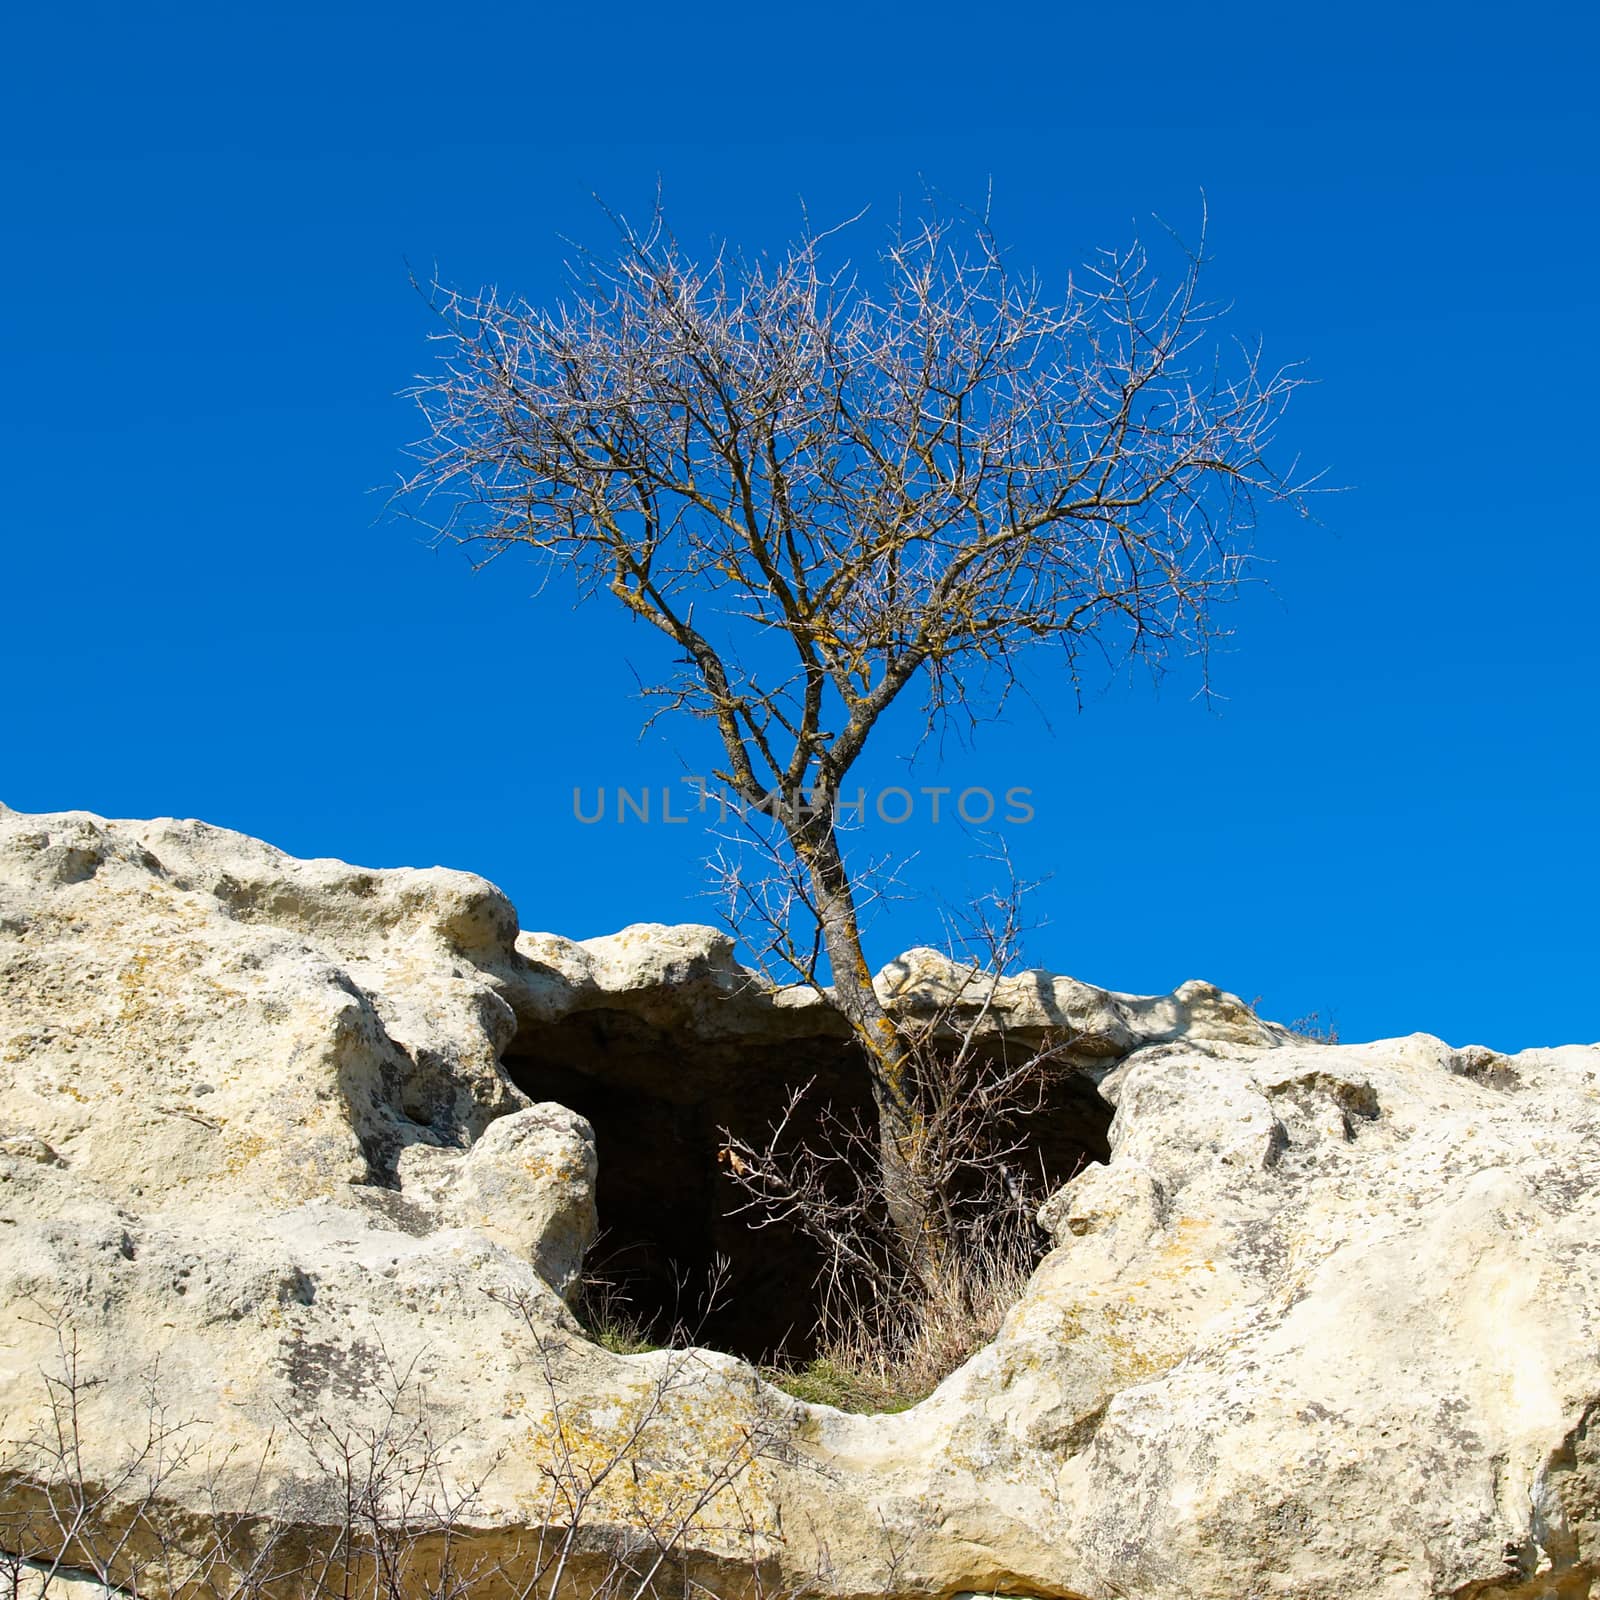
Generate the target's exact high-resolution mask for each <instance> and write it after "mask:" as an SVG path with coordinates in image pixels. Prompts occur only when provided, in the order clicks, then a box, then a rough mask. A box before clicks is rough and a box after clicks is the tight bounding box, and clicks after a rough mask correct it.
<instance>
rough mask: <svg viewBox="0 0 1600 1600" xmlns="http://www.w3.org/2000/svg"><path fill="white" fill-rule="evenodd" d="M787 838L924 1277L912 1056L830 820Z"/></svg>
mask: <svg viewBox="0 0 1600 1600" xmlns="http://www.w3.org/2000/svg"><path fill="white" fill-rule="evenodd" d="M789 837H790V841H791V843H792V844H793V845H794V849H795V853H796V854H797V855H798V856H799V858H800V860H801V862H802V863H803V865H804V866H805V868H806V872H807V875H808V876H809V878H810V880H811V887H812V893H813V894H814V896H815V898H816V906H817V913H818V915H819V917H820V919H821V922H822V936H823V941H824V943H825V945H826V947H827V951H828V962H829V965H830V966H831V967H832V969H833V985H834V993H835V996H836V998H837V1001H838V1006H839V1009H840V1011H842V1012H843V1013H844V1016H845V1019H846V1021H848V1022H849V1024H850V1026H851V1028H852V1029H853V1030H854V1032H855V1034H856V1037H857V1038H858V1039H859V1041H860V1042H861V1045H862V1047H863V1050H864V1052H865V1054H866V1057H867V1064H868V1069H869V1071H870V1072H871V1074H872V1098H873V1103H874V1105H875V1107H876V1109H877V1113H878V1154H879V1160H880V1162H881V1164H882V1168H883V1189H884V1198H885V1201H886V1203H887V1206H888V1210H889V1218H890V1221H891V1222H892V1223H893V1225H894V1229H895V1233H896V1234H897V1235H898V1237H899V1239H900V1242H901V1246H902V1248H903V1250H904V1252H905V1257H906V1261H907V1263H908V1265H909V1266H910V1268H911V1270H912V1271H913V1273H915V1274H916V1275H917V1277H919V1278H921V1279H923V1280H927V1279H928V1278H929V1277H930V1275H931V1273H932V1271H933V1270H934V1269H935V1267H936V1263H937V1260H938V1257H939V1255H940V1254H941V1252H940V1251H939V1250H938V1248H937V1243H938V1242H937V1240H935V1239H934V1238H933V1237H932V1236H931V1234H930V1228H931V1227H932V1226H933V1223H934V1218H933V1215H932V1210H931V1208H930V1206H929V1203H928V1202H929V1196H928V1194H927V1192H926V1190H927V1185H926V1182H925V1181H924V1176H923V1174H922V1171H921V1168H922V1162H921V1160H920V1156H921V1149H920V1145H921V1116H920V1112H919V1107H918V1103H917V1088H916V1083H915V1081H914V1073H913V1062H912V1059H911V1053H910V1051H909V1049H908V1048H907V1045H906V1042H905V1039H904V1037H903V1036H902V1034H901V1032H900V1029H899V1028H898V1027H897V1026H896V1025H895V1022H894V1019H893V1018H892V1017H891V1016H890V1015H889V1013H888V1012H887V1011H886V1010H885V1009H884V1006H883V1003H882V1002H881V1001H880V1000H879V999H878V995H877V991H876V990H875V989H874V988H873V986H872V971H871V969H870V968H869V967H868V966H867V958H866V955H865V954H864V953H863V951H862V948H861V927H860V923H859V920H858V918H857V914H856V902H855V893H854V891H853V890H852V889H851V886H850V877H849V874H848V872H847V871H846V870H845V864H844V857H843V854H842V853H841V851H840V849H839V842H838V839H837V837H836V835H835V833H834V828H833V821H832V818H831V816H830V815H828V814H827V812H826V811H818V812H814V813H813V814H812V815H810V816H808V817H806V818H805V819H804V820H803V821H801V822H799V823H797V824H796V825H795V826H794V827H793V828H791V829H790V834H789Z"/></svg>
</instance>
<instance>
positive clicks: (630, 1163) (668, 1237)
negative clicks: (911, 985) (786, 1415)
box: [503, 1009, 1112, 1362]
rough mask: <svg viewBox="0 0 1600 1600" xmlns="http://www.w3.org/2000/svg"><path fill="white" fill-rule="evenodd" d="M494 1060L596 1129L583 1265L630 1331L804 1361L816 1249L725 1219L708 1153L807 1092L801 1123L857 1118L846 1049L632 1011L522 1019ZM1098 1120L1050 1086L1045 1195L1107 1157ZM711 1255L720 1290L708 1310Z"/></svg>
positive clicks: (857, 1091)
mask: <svg viewBox="0 0 1600 1600" xmlns="http://www.w3.org/2000/svg"><path fill="white" fill-rule="evenodd" d="M503 1059H504V1065H505V1068H506V1071H507V1073H508V1074H509V1075H510V1077H511V1079H512V1081H513V1082H514V1083H515V1084H516V1085H517V1087H518V1088H519V1089H521V1090H522V1091H523V1092H524V1093H525V1094H527V1095H529V1096H531V1097H532V1098H533V1099H534V1100H554V1101H557V1102H559V1103H560V1104H562V1105H564V1106H567V1107H570V1108H571V1109H572V1110H573V1111H576V1112H578V1113H579V1115H580V1116H583V1117H585V1118H587V1119H588V1121H589V1122H590V1123H591V1124H592V1125H593V1127H594V1131H595V1144H596V1148H597V1151H598V1155H599V1175H598V1180H597V1183H596V1205H597V1209H598V1211H599V1217H600V1239H599V1242H598V1244H597V1245H596V1247H595V1249H594V1250H593V1251H592V1252H591V1255H590V1262H589V1266H590V1270H591V1271H592V1273H593V1274H594V1275H595V1276H596V1277H597V1278H599V1279H601V1280H603V1281H604V1283H605V1284H607V1285H608V1286H609V1292H610V1293H611V1294H612V1295H614V1296H615V1297H616V1299H617V1300H618V1301H619V1302H620V1303H621V1304H622V1306H623V1307H624V1308H625V1310H626V1313H627V1315H628V1317H629V1318H630V1320H632V1321H633V1322H634V1323H636V1324H637V1325H638V1326H639V1327H640V1328H641V1329H642V1330H644V1331H645V1332H646V1333H647V1334H648V1335H649V1336H650V1337H651V1338H652V1339H653V1340H655V1341H658V1342H665V1341H666V1340H667V1338H668V1337H669V1335H670V1334H671V1332H672V1330H673V1328H674V1327H675V1326H680V1325H681V1326H688V1327H691V1328H693V1329H695V1337H696V1339H697V1341H698V1342H700V1343H702V1344H705V1345H709V1346H712V1347H714V1348H716V1349H720V1350H725V1351H728V1352H729V1353H730V1354H733V1355H736V1356H740V1357H742V1358H744V1359H746V1360H749V1361H754V1362H804V1361H806V1360H809V1359H810V1358H811V1357H812V1356H813V1355H814V1354H815V1353H816V1342H815V1333H816V1325H817V1321H818V1315H819V1310H820V1308H819V1306H818V1303H817V1301H818V1287H817V1277H818V1271H819V1268H820V1266H821V1257H820V1255H819V1253H818V1250H817V1247H816V1246H815V1245H814V1244H813V1243H812V1242H811V1241H810V1240H809V1239H808V1238H806V1236H805V1235H804V1234H803V1233H801V1232H800V1231H799V1230H798V1229H796V1228H792V1227H788V1226H782V1225H778V1224H772V1225H769V1226H766V1227H762V1228H759V1229H757V1228H753V1227H752V1226H751V1224H750V1218H749V1217H746V1216H737V1215H732V1214H731V1213H733V1212H734V1210H735V1209H736V1208H737V1207H738V1205H739V1204H740V1202H741V1199H742V1194H741V1191H740V1190H739V1189H738V1188H737V1186H736V1185H735V1184H734V1183H733V1182H732V1181H731V1180H730V1179H729V1178H728V1177H727V1176H726V1174H725V1173H724V1171H723V1169H722V1167H721V1165H720V1164H719V1162H718V1152H719V1151H720V1150H721V1148H722V1146H723V1144H724V1137H723V1129H728V1130H729V1131H731V1132H732V1133H734V1134H735V1135H737V1136H739V1137H741V1138H744V1139H746V1140H748V1141H749V1142H750V1143H751V1144H754V1145H757V1146H759V1145H761V1144H763V1143H764V1142H765V1138H766V1135H767V1132H768V1130H769V1129H770V1128H771V1127H772V1125H773V1124H774V1123H775V1122H776V1121H777V1119H778V1118H779V1117H780V1115H781V1114H782V1111H783V1108H784V1105H785V1102H786V1101H787V1099H788V1097H789V1094H790V1091H791V1090H792V1089H794V1088H795V1087H797V1086H799V1085H803V1084H805V1083H807V1082H810V1083H811V1084H812V1088H811V1090H810V1092H809V1094H808V1095H807V1098H806V1105H807V1107H808V1108H810V1114H812V1115H814V1114H815V1112H816V1110H817V1109H818V1108H820V1107H821V1106H823V1105H831V1107H832V1109H833V1111H834V1112H835V1113H836V1114H840V1115H843V1116H845V1117H847V1118H848V1117H851V1116H854V1115H855V1114H857V1113H859V1114H860V1115H861V1117H862V1118H863V1119H866V1120H869V1121H870V1119H871V1115H872V1104H871V1090H870V1086H869V1080H868V1076H867V1072H866V1069H865V1067H864V1065H863V1063H862V1060H861V1055H860V1051H859V1047H858V1046H857V1045H856V1043H855V1042H854V1040H852V1039H850V1038H849V1037H848V1036H840V1035H839V1034H837V1033H830V1034H818V1035H816V1036H812V1037H800V1038H782V1039H763V1038H748V1037H721V1038H705V1037H694V1036H693V1035H692V1034H691V1035H689V1036H686V1034H685V1032H684V1031H683V1030H682V1029H681V1028H680V1027H673V1026H671V1025H664V1024H656V1023H652V1022H650V1021H648V1020H646V1019H644V1018H641V1017H640V1016H639V1015H638V1014H637V1013H636V1012H633V1011H622V1010H605V1009H596V1010H588V1011H583V1012H578V1013H574V1014H570V1015H568V1016H565V1017H562V1018H560V1019H558V1020H555V1021H551V1022H548V1023H541V1024H537V1025H527V1024H525V1025H524V1026H523V1028H522V1029H521V1030H520V1032H519V1033H518V1036H517V1038H516V1040H515V1041H514V1042H513V1044H512V1046H511V1048H510V1049H509V1050H508V1051H507V1052H506V1054H505V1057H504V1058H503ZM1111 1114H1112V1113H1111V1107H1110V1106H1109V1105H1108V1104H1107V1103H1106V1102H1105V1101H1104V1100H1103V1099H1102V1098H1101V1097H1100V1095H1099V1093H1098V1092H1097V1090H1096V1088H1095V1083H1094V1080H1093V1079H1092V1078H1091V1077H1090V1076H1089V1075H1088V1074H1086V1073H1080V1072H1074V1071H1063V1072H1062V1073H1060V1074H1059V1075H1058V1076H1056V1077H1055V1078H1054V1079H1053V1080H1052V1082H1051V1085H1050V1088H1049V1090H1048V1092H1047V1095H1046V1098H1045V1101H1044V1103H1043V1104H1042V1105H1041V1106H1040V1108H1039V1109H1038V1111H1036V1112H1033V1113H1031V1114H1030V1116H1029V1118H1028V1140H1029V1151H1030V1163H1031V1164H1032V1165H1033V1167H1034V1169H1035V1170H1036V1171H1037V1172H1038V1173H1039V1174H1040V1177H1041V1181H1042V1182H1043V1184H1044V1186H1045V1188H1046V1190H1048V1189H1052V1188H1054V1187H1055V1186H1057V1185H1058V1184H1060V1183H1062V1182H1065V1181H1066V1179H1067V1178H1069V1177H1070V1176H1071V1175H1072V1174H1073V1173H1074V1172H1076V1171H1077V1170H1079V1168H1080V1167H1082V1166H1083V1165H1084V1164H1085V1163H1086V1162H1103V1161H1105V1160H1107V1159H1108V1158H1109V1147H1108V1144H1107V1134H1108V1132H1109V1128H1110V1123H1111ZM796 1131H797V1132H798V1134H799V1136H800V1137H802V1138H804V1137H806V1135H807V1133H808V1132H810V1131H811V1129H810V1128H808V1127H806V1126H804V1125H802V1126H800V1127H799V1128H798V1129H797V1130H796ZM719 1258H720V1259H721V1260H722V1261H723V1262H725V1275H724V1278H723V1281H722V1288H721V1292H720V1293H719V1295H718V1297H717V1299H716V1300H715V1301H714V1302H713V1303H711V1304H709V1305H708V1304H707V1303H706V1295H707V1290H708V1286H709V1285H710V1284H711V1282H712V1280H713V1275H714V1273H715V1271H716V1266H715V1264H716V1262H717V1261H718V1259H719Z"/></svg>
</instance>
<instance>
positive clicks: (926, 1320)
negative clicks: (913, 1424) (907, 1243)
mask: <svg viewBox="0 0 1600 1600" xmlns="http://www.w3.org/2000/svg"><path fill="white" fill-rule="evenodd" d="M1038 1255H1039V1250H1038V1246H1037V1244H1036V1241H1035V1239H1034V1237H1033V1236H1032V1234H1031V1231H1028V1230H1024V1229H1023V1228H1020V1227H1019V1228H1016V1229H1012V1230H1010V1231H1009V1232H1008V1234H1006V1235H1005V1236H1002V1237H1001V1238H999V1239H997V1240H996V1239H992V1240H991V1241H990V1242H989V1244H988V1245H987V1247H986V1248H984V1249H983V1250H981V1251H979V1252H977V1253H976V1254H975V1256H974V1258H972V1259H970V1260H968V1261H966V1262H964V1263H962V1264H961V1265H960V1267H959V1268H958V1269H956V1270H953V1271H951V1272H949V1273H947V1274H944V1275H942V1276H941V1277H940V1278H939V1279H938V1280H937V1281H936V1282H935V1283H934V1284H933V1285H932V1286H931V1287H926V1288H924V1287H919V1288H918V1289H917V1290H916V1291H915V1292H908V1294H907V1296H906V1299H905V1303H904V1304H903V1306H902V1307H901V1308H900V1315H899V1317H898V1318H897V1319H896V1320H895V1321H894V1322H892V1323H887V1324H886V1323H885V1322H884V1321H883V1319H882V1318H881V1317H880V1316H871V1315H869V1316H865V1317H863V1316H861V1315H859V1314H851V1313H850V1311H849V1310H848V1309H847V1308H844V1307H840V1308H839V1309H838V1310H837V1311H836V1312H834V1313H833V1314H825V1317H824V1322H823V1326H822V1330H821V1335H822V1337H821V1344H822V1348H821V1350H820V1351H819V1353H818V1354H817V1355H816V1356H815V1357H813V1358H812V1360H810V1361H808V1362H806V1363H804V1364H803V1365H799V1366H789V1367H770V1368H766V1369H764V1370H763V1376H764V1377H765V1378H766V1379H767V1381H768V1382H769V1383H772V1384H774V1385H776V1387H778V1388H780V1389H782V1390H783V1391H784V1392H785V1393H787V1394H791V1395H793V1396H794V1397H795V1398H796V1399H797V1400H806V1401H810V1402H811V1403H813V1404H817V1405H827V1406H834V1407H836V1408H837V1409H838V1410H840V1411H857V1412H868V1413H878V1412H896V1411H905V1410H907V1409H909V1408H910V1407H911V1406H914V1405H916V1404H917V1402H918V1401H919V1400H925V1399H926V1398H927V1397H928V1396H929V1395H930V1394H932V1393H933V1391H934V1390H935V1389H936V1388H938V1386H939V1385H940V1384H941V1383H942V1382H943V1381H944V1380H945V1379H946V1378H947V1377H949V1376H950V1374H951V1373H952V1372H954V1371H955V1370H956V1369H957V1368H958V1367H960V1366H961V1365H963V1364H964V1363H965V1362H966V1361H967V1360H968V1359H969V1358H970V1357H972V1356H974V1355H976V1354H977V1353H978V1351H980V1350H981V1349H983V1348H984V1346H985V1345H987V1344H990V1343H992V1342H993V1340H994V1338H995V1335H996V1334H997V1333H999V1331H1000V1325H1001V1323H1002V1322H1004V1321H1005V1317H1006V1313H1007V1312H1008V1311H1009V1310H1010V1309H1011V1307H1012V1306H1014V1305H1015V1304H1016V1303H1017V1301H1018V1299H1019V1298H1020V1297H1021V1295H1022V1291H1023V1290H1024V1289H1025V1288H1026V1287H1027V1283H1028V1279H1029V1277H1030V1276H1031V1274H1032V1272H1033V1268H1034V1265H1035V1264H1036V1262H1037V1260H1038ZM859 1309H860V1308H855V1310H856V1311H857V1312H858V1311H859Z"/></svg>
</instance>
